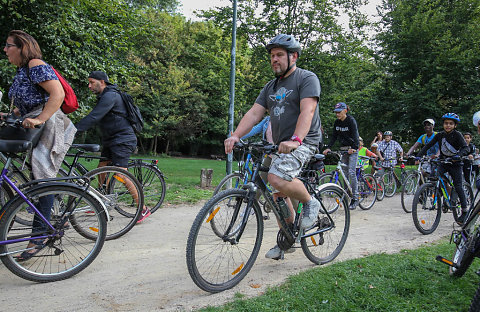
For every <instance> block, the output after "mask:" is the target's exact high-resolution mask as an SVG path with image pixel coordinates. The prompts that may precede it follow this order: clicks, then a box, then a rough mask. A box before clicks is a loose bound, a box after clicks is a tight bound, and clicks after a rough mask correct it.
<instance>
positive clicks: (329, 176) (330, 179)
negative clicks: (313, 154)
mask: <svg viewBox="0 0 480 312" xmlns="http://www.w3.org/2000/svg"><path fill="white" fill-rule="evenodd" d="M339 182H340V181H337V183H335V179H334V173H333V172H327V173H322V174H321V175H319V176H318V185H320V186H321V185H322V184H325V183H335V184H337V185H338V186H340V187H342V186H341V185H339Z"/></svg>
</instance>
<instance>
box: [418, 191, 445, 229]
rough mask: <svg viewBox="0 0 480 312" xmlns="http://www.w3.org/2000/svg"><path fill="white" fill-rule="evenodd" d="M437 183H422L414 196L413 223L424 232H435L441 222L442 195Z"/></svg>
mask: <svg viewBox="0 0 480 312" xmlns="http://www.w3.org/2000/svg"><path fill="white" fill-rule="evenodd" d="M440 196H441V195H440V192H439V191H438V190H437V188H436V186H435V184H433V183H425V184H422V185H421V186H420V187H419V188H418V190H417V192H416V193H415V196H414V198H413V204H412V218H413V224H415V227H416V228H417V230H418V231H419V232H420V233H422V234H425V235H426V234H431V233H433V232H434V231H435V230H436V229H437V227H438V223H439V222H440V216H441V215H442V208H441V202H442V201H441V199H440V198H441V197H440Z"/></svg>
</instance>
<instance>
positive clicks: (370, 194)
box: [319, 151, 377, 210]
mask: <svg viewBox="0 0 480 312" xmlns="http://www.w3.org/2000/svg"><path fill="white" fill-rule="evenodd" d="M347 153H348V152H346V151H340V152H329V154H331V155H334V156H335V157H336V158H337V159H338V162H337V167H336V168H335V170H333V171H332V172H328V173H324V174H322V175H320V177H319V180H320V184H323V183H334V184H337V185H340V186H342V187H343V189H344V190H345V191H346V192H347V194H348V196H350V199H353V190H352V187H351V185H350V182H349V181H348V178H347V177H346V175H345V173H344V171H343V168H342V167H346V165H345V164H344V163H342V161H341V158H342V154H347ZM362 168H363V167H362V166H357V168H356V177H357V183H358V196H359V203H358V204H359V206H360V208H361V209H363V210H368V209H370V208H372V206H373V205H374V204H375V200H376V199H377V182H376V180H375V178H374V177H373V176H372V175H371V174H368V173H364V172H363V170H362ZM340 178H342V179H340Z"/></svg>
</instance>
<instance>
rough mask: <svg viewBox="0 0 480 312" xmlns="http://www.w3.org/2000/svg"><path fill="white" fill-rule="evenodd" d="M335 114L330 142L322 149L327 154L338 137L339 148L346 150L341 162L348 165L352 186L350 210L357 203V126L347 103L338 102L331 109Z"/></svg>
mask: <svg viewBox="0 0 480 312" xmlns="http://www.w3.org/2000/svg"><path fill="white" fill-rule="evenodd" d="M333 111H334V112H335V114H336V115H337V119H336V120H335V122H334V123H333V131H332V136H331V137H330V142H328V144H327V145H326V146H325V150H324V151H323V154H324V155H327V154H328V153H329V152H330V151H331V150H330V147H332V146H333V145H334V144H335V141H336V140H337V138H338V141H339V143H340V145H341V147H340V149H341V150H346V151H348V155H347V154H343V155H342V162H343V163H344V164H346V165H347V166H348V175H347V176H348V180H349V181H350V185H351V186H352V201H351V202H350V206H349V208H350V209H351V210H353V209H355V208H356V207H357V204H358V184H357V174H356V170H357V161H358V146H359V140H358V138H359V135H358V127H357V122H356V121H355V118H353V116H352V115H350V114H348V111H349V108H348V106H347V104H345V103H343V102H340V103H337V104H336V105H335V107H334V109H333Z"/></svg>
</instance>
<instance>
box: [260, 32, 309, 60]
mask: <svg viewBox="0 0 480 312" xmlns="http://www.w3.org/2000/svg"><path fill="white" fill-rule="evenodd" d="M273 48H283V49H285V50H287V52H289V53H292V52H297V53H298V56H300V52H301V51H302V48H301V47H300V43H299V42H298V41H297V40H295V38H294V37H293V36H292V35H285V34H280V35H277V36H276V37H275V38H273V39H272V40H270V42H269V43H268V44H267V46H266V49H267V51H268V53H270V51H271V50H272V49H273Z"/></svg>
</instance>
